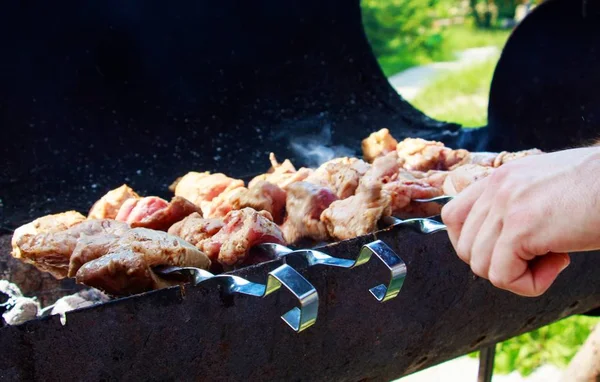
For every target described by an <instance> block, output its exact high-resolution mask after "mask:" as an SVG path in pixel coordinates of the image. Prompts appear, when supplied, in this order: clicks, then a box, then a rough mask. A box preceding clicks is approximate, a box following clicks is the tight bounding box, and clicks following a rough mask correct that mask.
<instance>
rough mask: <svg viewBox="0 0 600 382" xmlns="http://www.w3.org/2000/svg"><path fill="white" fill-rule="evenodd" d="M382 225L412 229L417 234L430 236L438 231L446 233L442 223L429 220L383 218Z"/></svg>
mask: <svg viewBox="0 0 600 382" xmlns="http://www.w3.org/2000/svg"><path fill="white" fill-rule="evenodd" d="M382 221H383V223H384V224H386V225H388V226H397V225H403V226H407V227H410V228H412V229H414V230H415V231H417V232H419V233H424V234H430V233H436V232H440V231H446V230H447V227H446V225H445V224H444V223H440V222H438V221H436V220H433V219H429V218H417V219H406V220H402V219H398V218H397V217H394V216H385V217H383V219H382Z"/></svg>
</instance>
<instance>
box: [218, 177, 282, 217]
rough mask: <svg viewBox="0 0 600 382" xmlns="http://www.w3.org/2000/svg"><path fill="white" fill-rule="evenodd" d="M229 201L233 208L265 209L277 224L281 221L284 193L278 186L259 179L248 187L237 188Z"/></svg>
mask: <svg viewBox="0 0 600 382" xmlns="http://www.w3.org/2000/svg"><path fill="white" fill-rule="evenodd" d="M238 190H240V191H238V192H236V193H233V194H232V196H231V197H230V198H229V202H230V204H231V206H232V209H234V210H241V209H242V208H246V207H250V208H254V209H255V210H257V211H267V212H269V213H270V214H271V216H273V221H274V222H275V223H277V224H281V223H283V216H284V214H285V199H286V193H285V191H283V190H282V189H281V188H279V187H278V186H276V185H274V184H272V183H269V182H267V181H264V180H259V181H257V182H255V183H254V184H252V186H250V187H249V188H239V189H238Z"/></svg>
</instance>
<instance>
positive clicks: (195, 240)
mask: <svg viewBox="0 0 600 382" xmlns="http://www.w3.org/2000/svg"><path fill="white" fill-rule="evenodd" d="M223 225H224V224H223V222H222V221H221V220H219V219H204V218H203V217H202V215H200V214H199V213H197V212H194V213H193V214H191V215H190V216H188V217H186V218H185V219H183V220H182V221H180V222H177V223H175V224H173V225H172V226H171V228H169V234H170V235H174V236H178V237H180V238H182V239H183V240H185V241H187V242H188V243H190V244H193V245H195V246H196V247H197V248H202V244H201V243H202V242H203V241H204V240H206V239H208V238H210V237H212V236H214V235H215V234H216V233H217V232H219V231H220V230H221V228H223Z"/></svg>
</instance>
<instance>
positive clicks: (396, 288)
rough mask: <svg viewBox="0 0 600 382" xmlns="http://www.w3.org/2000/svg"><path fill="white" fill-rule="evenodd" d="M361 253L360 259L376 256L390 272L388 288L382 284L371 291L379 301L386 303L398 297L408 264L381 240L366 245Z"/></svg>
mask: <svg viewBox="0 0 600 382" xmlns="http://www.w3.org/2000/svg"><path fill="white" fill-rule="evenodd" d="M360 252H361V255H360V256H359V257H362V256H365V257H367V256H368V257H369V258H370V257H371V255H372V254H374V255H375V256H377V257H378V258H379V259H380V260H381V261H382V262H383V264H385V266H386V267H387V268H388V269H389V271H390V276H391V278H390V282H389V284H388V285H387V286H386V285H384V284H381V285H377V286H376V287H373V288H371V289H369V291H370V292H371V294H372V295H373V296H374V297H375V298H376V299H377V301H379V302H385V301H388V300H391V299H392V298H394V297H396V296H398V293H400V289H401V288H402V285H403V284H404V279H405V278H406V274H407V269H406V264H405V263H404V261H403V260H402V259H401V258H400V256H398V255H397V254H396V252H394V250H393V249H391V248H390V247H389V246H388V245H387V244H385V243H384V242H383V241H381V240H376V241H374V242H372V243H369V244H365V245H364V246H363V247H362V249H361V250H360Z"/></svg>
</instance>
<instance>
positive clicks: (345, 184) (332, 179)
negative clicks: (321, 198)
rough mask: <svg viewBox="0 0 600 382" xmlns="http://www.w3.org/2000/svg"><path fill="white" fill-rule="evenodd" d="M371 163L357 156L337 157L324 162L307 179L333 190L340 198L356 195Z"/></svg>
mask: <svg viewBox="0 0 600 382" xmlns="http://www.w3.org/2000/svg"><path fill="white" fill-rule="evenodd" d="M369 168H370V165H369V164H368V163H366V162H364V161H362V160H360V159H356V158H347V157H343V158H337V159H332V160H330V161H328V162H325V163H323V164H322V165H321V166H319V168H317V169H316V170H315V171H314V172H313V173H312V174H311V175H310V176H309V177H308V178H306V181H307V182H309V183H313V184H316V185H319V186H322V187H327V188H329V189H330V190H332V191H333V192H334V193H335V194H336V195H337V197H338V198H340V199H345V198H347V197H349V196H351V195H354V192H355V191H356V188H357V187H358V184H359V182H360V178H361V177H362V176H363V175H365V173H366V172H367V171H368V170H369Z"/></svg>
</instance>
